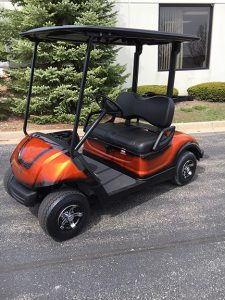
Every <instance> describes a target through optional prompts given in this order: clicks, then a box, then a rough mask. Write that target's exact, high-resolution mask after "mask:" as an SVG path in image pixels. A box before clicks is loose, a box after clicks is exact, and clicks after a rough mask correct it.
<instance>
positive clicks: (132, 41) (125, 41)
mask: <svg viewBox="0 0 225 300" xmlns="http://www.w3.org/2000/svg"><path fill="white" fill-rule="evenodd" d="M21 35H22V36H24V37H26V38H28V39H30V40H31V41H69V42H74V43H83V42H87V40H88V38H89V37H90V36H92V37H93V43H97V44H113V45H130V46H131V45H136V44H138V43H140V44H143V45H159V44H167V43H171V42H185V41H194V40H198V37H196V36H193V35H183V34H178V33H168V32H162V31H153V30H144V29H132V28H120V27H103V26H89V25H64V26H53V27H41V28H35V29H31V30H29V31H26V32H23V33H21Z"/></svg>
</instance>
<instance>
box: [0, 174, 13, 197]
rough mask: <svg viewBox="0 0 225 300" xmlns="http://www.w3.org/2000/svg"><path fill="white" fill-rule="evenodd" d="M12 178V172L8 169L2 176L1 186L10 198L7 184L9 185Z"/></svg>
mask: <svg viewBox="0 0 225 300" xmlns="http://www.w3.org/2000/svg"><path fill="white" fill-rule="evenodd" d="M13 177H14V175H13V172H12V170H11V168H9V169H8V170H7V171H6V173H5V175H4V180H3V185H4V188H5V190H6V192H7V193H8V194H9V195H10V196H11V193H10V190H9V184H10V182H11V180H12V179H13Z"/></svg>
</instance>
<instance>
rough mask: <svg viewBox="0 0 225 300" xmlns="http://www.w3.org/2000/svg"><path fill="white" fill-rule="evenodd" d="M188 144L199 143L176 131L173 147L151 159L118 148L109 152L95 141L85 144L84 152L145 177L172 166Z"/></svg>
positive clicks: (103, 145) (91, 140)
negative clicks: (178, 154) (181, 150)
mask: <svg viewBox="0 0 225 300" xmlns="http://www.w3.org/2000/svg"><path fill="white" fill-rule="evenodd" d="M188 143H193V144H197V141H196V139H195V138H193V137H192V136H190V135H187V134H185V133H182V132H179V131H176V132H175V135H174V137H173V141H172V144H171V146H170V147H169V148H168V149H167V150H165V151H164V152H162V153H158V154H155V155H153V156H150V157H149V158H141V157H139V156H135V155H132V154H130V153H129V152H127V151H125V150H123V149H118V148H112V149H111V150H110V151H108V150H107V145H105V144H104V143H102V142H100V141H97V140H93V139H89V140H87V141H86V142H85V144H84V151H85V152H86V153H90V154H92V155H95V156H98V157H100V158H102V159H105V160H108V161H110V162H113V163H115V164H117V165H119V166H120V167H123V168H125V169H127V170H128V171H130V172H132V173H134V174H135V175H137V176H138V177H145V176H151V175H153V174H155V173H157V172H159V171H161V170H163V169H165V168H167V167H169V166H171V165H172V164H173V163H174V160H175V158H176V155H177V153H178V152H179V150H180V149H181V148H182V146H184V145H185V144H188Z"/></svg>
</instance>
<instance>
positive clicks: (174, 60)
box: [167, 43, 180, 97]
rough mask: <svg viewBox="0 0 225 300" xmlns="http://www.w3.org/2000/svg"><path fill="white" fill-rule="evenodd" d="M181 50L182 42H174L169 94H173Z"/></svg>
mask: <svg viewBox="0 0 225 300" xmlns="http://www.w3.org/2000/svg"><path fill="white" fill-rule="evenodd" d="M179 52H180V43H173V44H172V49H171V55H170V69H169V77H168V84H167V96H168V97H172V96H173V86H174V80H175V72H176V64H177V55H178V54H179Z"/></svg>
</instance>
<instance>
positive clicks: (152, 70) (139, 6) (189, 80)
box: [116, 0, 225, 94]
mask: <svg viewBox="0 0 225 300" xmlns="http://www.w3.org/2000/svg"><path fill="white" fill-rule="evenodd" d="M159 3H160V4H163V3H166V4H169V3H171V4H175V3H177V4H190V3H193V4H207V3H210V4H212V5H213V22H212V35H211V51H210V65H209V69H207V70H191V71H184V70H182V71H177V72H176V78H175V86H176V87H177V88H178V89H179V92H180V94H186V93H187V88H188V87H190V86H192V85H195V84H198V83H202V82H207V81H225V34H224V29H225V1H224V0H223V1H216V2H214V3H212V2H211V1H207V0H205V1H198V2H196V1H194V0H190V1H182V0H180V1H177V0H173V1H168V0H167V1H158V0H151V1H148V0H145V1H141V0H117V2H116V10H117V11H118V24H117V26H121V27H130V28H132V27H133V28H142V29H151V30H158V29H159V28H158V24H159ZM133 53H134V48H133V49H131V47H127V48H125V47H124V48H123V49H121V50H120V53H119V57H118V60H119V62H120V63H125V64H127V71H128V72H129V73H132V67H133V61H132V60H133ZM167 78H168V72H165V71H163V72H159V71H158V47H157V46H145V47H144V50H143V54H142V56H141V59H140V74H139V85H142V84H166V83H167ZM130 86H131V76H130V77H129V79H128V81H127V87H130Z"/></svg>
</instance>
